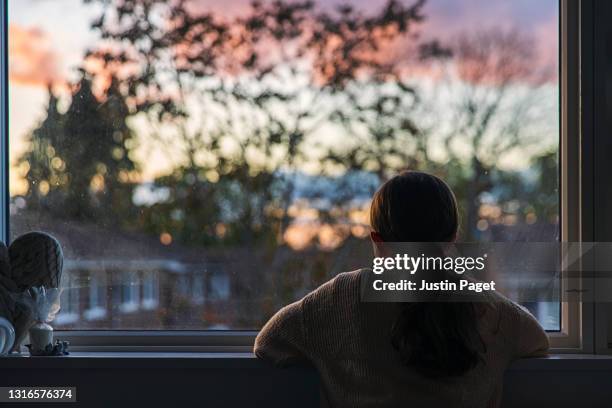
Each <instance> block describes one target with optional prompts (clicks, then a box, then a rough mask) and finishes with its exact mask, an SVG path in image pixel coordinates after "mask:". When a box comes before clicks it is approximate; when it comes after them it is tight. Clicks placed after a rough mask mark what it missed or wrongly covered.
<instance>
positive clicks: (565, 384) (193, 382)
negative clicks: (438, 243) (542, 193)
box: [0, 357, 612, 408]
mask: <svg viewBox="0 0 612 408" xmlns="http://www.w3.org/2000/svg"><path fill="white" fill-rule="evenodd" d="M0 379H1V380H0V386H9V385H14V386H27V385H30V386H34V385H38V386H76V387H77V403H76V404H69V405H67V406H72V407H207V408H211V407H223V408H231V407H272V408H274V407H279V408H285V407H296V408H300V407H316V406H318V400H319V391H318V378H317V375H316V372H315V371H314V370H312V369H309V368H301V367H300V368H291V369H275V368H272V367H270V366H268V365H267V364H265V363H262V362H260V361H258V360H256V359H254V358H230V357H224V358H215V357H207V358H202V357H196V358H188V357H186V358H172V357H163V358H159V357H143V358H132V357H129V358H112V357H109V358H78V357H69V358H42V359H41V358H4V359H0ZM611 384H612V358H610V359H597V360H595V359H590V358H586V359H569V360H565V359H553V360H542V359H540V360H531V361H529V360H524V361H521V362H518V363H517V364H515V365H514V366H513V367H511V369H509V370H508V372H507V374H506V381H505V384H504V398H503V405H502V407H520V408H529V407H538V408H542V407H553V406H554V407H572V408H574V407H594V408H596V407H611V406H612V386H611ZM50 405H51V406H53V405H56V404H50ZM18 406H21V407H26V406H28V404H19V405H18ZM36 406H40V405H36ZM45 406H46V404H45Z"/></svg>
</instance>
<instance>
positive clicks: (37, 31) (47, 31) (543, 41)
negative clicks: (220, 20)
mask: <svg viewBox="0 0 612 408" xmlns="http://www.w3.org/2000/svg"><path fill="white" fill-rule="evenodd" d="M8 3H9V26H10V28H9V64H10V87H9V91H10V142H11V159H12V160H14V159H15V158H16V157H17V156H18V155H19V154H20V153H21V152H23V151H24V149H25V148H26V147H27V146H25V144H24V143H23V139H24V135H26V134H27V133H28V132H29V131H30V130H31V129H33V128H34V127H36V125H37V123H38V122H39V121H40V120H41V119H42V116H43V110H44V107H45V104H46V99H47V91H46V87H47V84H48V83H50V82H54V83H56V84H57V87H58V88H59V89H61V84H62V83H64V82H65V81H66V80H71V79H74V77H75V67H76V66H77V65H78V64H79V63H80V61H81V59H82V56H83V52H84V50H85V49H86V48H87V47H89V46H92V45H94V44H95V43H96V40H97V35H96V33H95V32H92V31H90V29H89V23H90V22H91V20H92V19H93V17H94V16H95V15H96V14H97V12H98V10H97V7H96V6H91V5H84V4H83V3H82V0H9V2H8ZM338 3H340V1H338ZM350 3H351V4H354V5H355V6H357V7H359V8H362V9H366V10H367V9H368V8H370V9H371V8H372V7H373V6H372V4H375V5H376V6H375V7H376V8H378V7H380V5H382V4H383V2H382V1H381V2H380V3H378V2H375V1H372V0H353V1H350ZM198 5H199V7H201V8H203V9H213V10H223V11H224V12H226V13H240V12H241V11H242V10H245V9H246V7H247V5H248V1H245V0H223V1H220V0H202V1H199V2H198ZM425 15H426V18H427V21H426V22H425V23H424V24H423V25H422V26H421V28H420V31H421V32H422V33H423V35H424V36H426V37H429V36H432V37H438V38H442V39H444V38H449V37H451V36H453V35H456V34H457V33H458V32H466V31H467V32H469V31H471V30H473V29H474V28H480V29H481V28H483V27H500V26H501V27H513V28H517V29H519V30H520V31H525V32H528V33H530V34H531V35H533V37H534V38H535V39H536V42H535V44H533V46H534V47H535V48H536V50H537V51H538V55H539V56H540V57H541V58H540V59H541V61H544V62H548V63H550V62H551V61H553V62H556V58H557V52H558V0H537V1H533V0H514V1H508V0H429V1H428V3H427V5H426V7H425ZM151 161H155V160H154V159H153V160H151ZM145 170H146V171H145V173H147V172H148V174H149V175H150V176H152V175H155V173H156V169H154V168H149V169H145ZM21 191H22V190H21V184H20V181H19V177H18V176H17V172H16V171H12V175H11V192H12V193H13V194H17V193H20V192H21Z"/></svg>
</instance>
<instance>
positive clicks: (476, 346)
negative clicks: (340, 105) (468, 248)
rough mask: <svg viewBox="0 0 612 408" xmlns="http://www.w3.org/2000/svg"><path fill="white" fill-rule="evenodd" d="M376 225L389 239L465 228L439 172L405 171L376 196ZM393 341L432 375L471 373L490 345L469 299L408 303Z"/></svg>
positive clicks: (451, 233) (419, 238) (447, 235)
mask: <svg viewBox="0 0 612 408" xmlns="http://www.w3.org/2000/svg"><path fill="white" fill-rule="evenodd" d="M370 224H371V227H372V229H373V231H374V232H375V233H376V234H377V235H378V236H379V237H380V238H381V239H382V240H383V241H385V242H451V241H454V240H455V238H456V235H457V231H458V229H459V216H458V211H457V201H456V199H455V196H454V194H453V192H452V191H451V189H450V188H449V187H448V185H447V184H446V183H445V182H444V181H442V180H441V179H439V178H438V177H435V176H433V175H430V174H426V173H421V172H415V171H407V172H403V173H401V174H399V175H397V176H395V177H393V178H392V179H390V180H389V181H387V182H386V183H384V184H383V185H382V186H381V187H380V189H379V190H378V191H377V192H376V194H375V195H374V197H373V199H372V206H371V209H370ZM391 341H392V344H393V346H394V348H395V349H396V350H397V351H398V353H399V356H400V358H401V359H402V361H403V362H404V364H406V365H407V366H410V367H413V368H415V369H416V370H417V371H419V372H421V373H422V374H424V375H426V376H429V377H448V376H457V375H462V374H464V373H466V372H467V371H469V370H470V369H472V368H473V367H475V366H476V365H477V364H478V362H479V360H480V358H481V353H482V351H483V347H484V346H483V343H482V340H481V338H480V335H479V330H478V321H477V316H476V310H475V305H474V304H473V303H468V302H463V303H448V302H417V303H404V304H402V307H401V311H400V314H399V315H398V318H397V321H396V322H395V324H394V326H393V329H392V333H391Z"/></svg>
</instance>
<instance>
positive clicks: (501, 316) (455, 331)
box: [254, 171, 549, 408]
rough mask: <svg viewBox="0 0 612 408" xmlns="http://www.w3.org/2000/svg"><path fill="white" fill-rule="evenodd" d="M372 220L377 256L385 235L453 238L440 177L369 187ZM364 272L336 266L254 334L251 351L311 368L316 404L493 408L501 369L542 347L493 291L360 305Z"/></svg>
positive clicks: (539, 333) (532, 323) (447, 193)
mask: <svg viewBox="0 0 612 408" xmlns="http://www.w3.org/2000/svg"><path fill="white" fill-rule="evenodd" d="M370 223H371V227H372V232H371V239H372V242H373V245H374V252H375V253H376V255H377V256H381V255H382V254H384V253H385V249H384V245H385V242H452V241H454V240H455V239H456V236H457V230H458V228H459V218H458V213H457V202H456V199H455V196H454V194H453V193H452V191H451V190H450V188H449V187H448V186H447V185H446V183H444V182H443V181H442V180H440V179H439V178H437V177H435V176H432V175H429V174H425V173H420V172H412V171H411V172H404V173H402V174H400V175H398V176H396V177H394V178H392V179H391V180H389V181H387V182H386V183H385V184H384V185H383V186H382V187H381V188H380V189H379V190H378V191H377V192H376V194H375V195H374V198H373V200H372V206H371V209H370ZM367 273H371V271H369V270H367V269H364V270H358V271H354V272H348V273H342V274H340V275H338V276H336V277H335V278H334V279H332V280H331V281H329V282H327V283H326V284H324V285H322V286H321V287H319V288H318V289H316V290H315V291H313V292H312V293H310V294H308V295H307V296H306V297H304V298H303V299H302V300H300V301H298V302H295V303H293V304H291V305H289V306H286V307H284V308H283V309H281V310H280V311H279V312H278V313H277V314H276V315H274V316H273V317H272V318H271V319H270V321H269V322H268V323H267V324H266V325H265V326H264V328H263V329H262V330H261V332H260V333H259V335H258V336H257V339H256V341H255V349H254V351H255V354H256V355H257V356H258V357H259V358H262V359H265V360H269V361H272V362H273V363H275V364H276V365H279V366H284V365H288V364H291V363H294V362H308V363H310V364H312V365H314V366H315V367H316V368H317V370H318V372H319V374H320V378H321V384H322V405H329V406H334V407H344V406H345V407H400V406H406V407H470V408H474V407H497V406H499V403H500V398H501V390H502V384H503V374H504V370H505V369H506V367H508V365H509V364H510V363H511V362H512V361H513V360H516V359H519V358H521V357H530V356H542V355H545V354H546V352H547V350H548V347H549V346H548V337H547V336H546V333H545V332H544V330H543V329H542V327H541V326H540V325H539V324H538V322H537V321H536V320H535V319H534V317H533V316H531V315H530V314H529V313H528V312H527V311H526V310H525V309H523V308H521V307H520V306H518V305H516V304H515V303H513V302H512V301H510V300H508V299H506V298H504V297H503V296H501V295H500V294H497V293H494V294H487V295H483V296H487V297H486V298H485V299H483V301H479V302H460V303H459V302H458V303H448V302H416V303H365V302H361V301H360V297H359V295H360V280H361V279H362V278H363V279H365V277H364V276H365V274H367Z"/></svg>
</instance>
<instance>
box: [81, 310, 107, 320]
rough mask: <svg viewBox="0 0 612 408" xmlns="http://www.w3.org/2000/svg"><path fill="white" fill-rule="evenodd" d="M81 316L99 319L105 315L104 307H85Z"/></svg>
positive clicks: (88, 318) (87, 318)
mask: <svg viewBox="0 0 612 408" xmlns="http://www.w3.org/2000/svg"><path fill="white" fill-rule="evenodd" d="M83 316H84V317H85V319H86V320H100V319H104V318H105V317H106V309H104V308H103V307H94V308H91V309H87V310H86V311H85V312H84V313H83Z"/></svg>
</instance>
